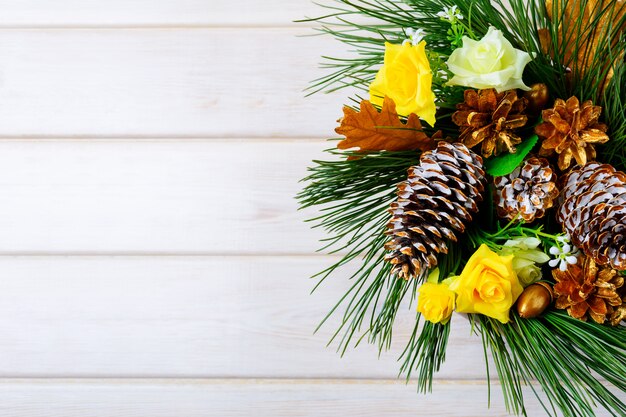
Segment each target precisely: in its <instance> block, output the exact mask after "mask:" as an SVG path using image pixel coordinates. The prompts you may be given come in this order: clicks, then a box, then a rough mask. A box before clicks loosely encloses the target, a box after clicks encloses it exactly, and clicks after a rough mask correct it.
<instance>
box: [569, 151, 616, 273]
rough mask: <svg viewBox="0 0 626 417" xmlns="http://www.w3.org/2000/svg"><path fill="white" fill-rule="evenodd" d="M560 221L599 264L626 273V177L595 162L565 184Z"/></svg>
mask: <svg viewBox="0 0 626 417" xmlns="http://www.w3.org/2000/svg"><path fill="white" fill-rule="evenodd" d="M563 184H564V185H563V188H562V190H561V196H560V197H559V202H560V204H561V205H560V207H559V211H558V216H557V220H558V221H559V223H561V225H562V226H563V229H564V230H565V231H566V232H567V233H568V234H569V236H570V237H571V240H572V242H573V243H574V244H575V245H576V246H577V247H578V248H580V249H582V250H583V252H584V253H585V254H586V255H587V256H589V257H591V258H592V259H593V260H594V261H595V262H596V263H597V264H599V265H610V266H611V267H612V268H614V269H617V270H619V271H623V270H626V174H624V173H623V172H620V171H616V170H615V168H613V167H612V166H611V165H606V164H604V165H601V164H599V163H597V162H591V163H588V164H587V165H585V166H584V167H579V168H577V169H574V170H573V171H571V172H570V173H569V174H568V175H567V176H566V177H565V178H564V181H563Z"/></svg>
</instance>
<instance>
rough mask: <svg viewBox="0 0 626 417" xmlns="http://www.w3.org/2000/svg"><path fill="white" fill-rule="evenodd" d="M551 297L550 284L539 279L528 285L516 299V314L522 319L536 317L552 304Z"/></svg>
mask: <svg viewBox="0 0 626 417" xmlns="http://www.w3.org/2000/svg"><path fill="white" fill-rule="evenodd" d="M553 298H554V293H553V292H552V288H551V287H550V284H548V283H546V282H543V281H540V282H537V283H535V284H532V285H529V286H528V287H526V289H524V292H523V293H522V295H520V296H519V298H518V299H517V314H519V316H520V317H521V318H523V319H532V318H534V317H537V316H539V315H540V314H541V313H543V312H544V311H545V310H546V308H548V307H549V306H550V304H552V300H553Z"/></svg>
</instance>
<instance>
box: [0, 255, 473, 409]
mask: <svg viewBox="0 0 626 417" xmlns="http://www.w3.org/2000/svg"><path fill="white" fill-rule="evenodd" d="M329 262H331V259H328V258H325V257H304V258H293V257H288V258H285V257H69V258H64V257H56V256H54V257H0V275H1V276H2V277H3V279H2V280H1V281H0V334H2V335H3V336H2V338H1V339H0V358H2V360H0V377H16V376H18V377H166V376H171V377H190V376H192V377H280V378H395V377H396V376H397V374H398V370H399V364H398V363H397V362H396V358H397V357H398V356H399V353H400V352H401V349H402V348H403V347H404V346H403V344H404V343H405V342H406V341H407V340H408V339H407V338H408V332H409V331H410V330H411V329H412V328H413V323H414V322H413V320H414V307H413V308H409V306H408V305H407V306H405V307H406V308H404V309H402V311H401V313H400V314H399V317H398V319H397V327H396V332H395V337H396V343H395V344H394V346H393V348H392V350H391V351H390V352H388V353H384V354H383V355H382V356H381V358H380V359H378V358H377V351H376V349H375V348H374V347H373V346H370V345H367V344H365V343H364V344H363V345H362V346H360V347H359V348H358V349H356V350H349V351H348V353H347V354H346V356H345V357H344V358H343V359H342V358H341V357H340V356H339V354H337V353H336V352H335V349H334V347H329V348H326V347H325V345H326V343H327V341H328V340H329V339H330V337H331V335H332V332H333V331H334V330H335V329H336V326H337V324H338V321H337V319H338V317H334V318H333V320H331V321H330V322H329V324H328V325H327V326H324V327H322V329H321V330H320V331H319V332H318V333H317V334H313V332H314V329H315V327H316V326H317V324H318V323H319V322H320V321H321V319H322V318H323V317H324V316H325V315H326V313H327V312H328V310H329V309H330V307H331V306H332V305H333V304H334V303H335V302H336V300H338V299H339V297H340V296H341V294H342V293H343V292H344V291H345V290H346V289H347V287H348V285H349V282H348V280H347V276H348V273H349V272H351V271H350V270H345V271H344V272H343V274H338V275H337V276H335V278H334V279H330V280H328V282H327V283H326V284H325V285H323V286H322V287H320V289H319V290H318V291H317V292H316V293H315V294H313V295H310V291H311V289H312V288H313V286H314V281H311V280H309V279H308V276H310V275H311V274H313V273H314V272H316V271H317V270H318V269H319V268H320V267H322V266H323V265H326V264H328V263H329ZM457 319H458V320H457ZM484 376H485V370H484V363H483V352H482V347H481V345H480V340H479V337H478V336H472V335H471V334H470V329H469V325H468V322H467V321H466V320H464V319H462V318H461V317H457V318H456V319H455V322H454V323H453V336H452V338H451V340H450V349H449V351H448V361H447V362H446V364H445V365H444V367H443V369H442V370H441V373H440V374H439V375H438V377H439V378H444V379H453V378H454V379H480V378H484ZM0 403H1V401H0Z"/></svg>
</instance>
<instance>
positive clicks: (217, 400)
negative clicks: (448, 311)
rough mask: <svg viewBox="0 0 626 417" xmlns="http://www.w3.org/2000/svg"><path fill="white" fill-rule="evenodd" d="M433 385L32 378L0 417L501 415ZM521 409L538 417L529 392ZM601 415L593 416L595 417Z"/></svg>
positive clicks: (494, 407)
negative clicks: (420, 390) (422, 390)
mask: <svg viewBox="0 0 626 417" xmlns="http://www.w3.org/2000/svg"><path fill="white" fill-rule="evenodd" d="M492 388H493V392H492V402H491V409H488V408H487V387H486V385H485V384H476V383H462V384H459V383H455V384H449V383H438V384H435V386H434V391H433V393H432V394H429V395H427V396H423V395H418V394H417V393H416V392H415V388H414V387H413V386H408V387H407V386H404V384H403V383H401V382H388V381H327V380H321V381H311V380H274V381H267V380H234V381H232V380H170V381H162V380H152V381H151V380H147V381H146V380H143V381H141V380H140V381H137V380H113V381H98V380H92V381H89V380H73V381H55V380H48V381H46V380H44V381H41V380H36V381H13V380H5V381H1V382H0V416H2V417H84V416H86V415H88V416H90V417H111V416H117V417H138V416H151V417H180V416H185V417H227V416H228V417H287V416H299V417H337V416H346V417H351V416H354V417H380V416H385V417H409V416H410V417H504V416H508V414H507V413H506V410H505V407H504V404H503V401H502V399H501V389H500V387H499V386H493V387H492ZM525 394H526V397H527V398H528V404H527V411H528V415H529V416H532V417H539V416H541V415H543V414H544V413H543V411H542V409H541V406H540V405H539V404H538V401H537V400H536V399H534V398H533V397H532V395H533V394H532V393H531V392H530V390H528V389H527V390H525ZM604 416H608V414H607V413H598V415H597V417H604Z"/></svg>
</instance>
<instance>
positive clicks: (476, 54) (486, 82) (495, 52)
mask: <svg viewBox="0 0 626 417" xmlns="http://www.w3.org/2000/svg"><path fill="white" fill-rule="evenodd" d="M531 60H532V59H531V57H530V55H528V53H526V52H524V51H520V50H519V49H515V48H514V47H513V45H511V42H509V41H508V40H506V39H505V38H504V36H503V35H502V32H500V31H499V30H497V29H495V28H494V27H493V26H492V27H490V28H489V31H488V32H487V34H486V35H485V37H484V38H482V39H481V40H479V41H475V40H472V39H470V38H468V37H467V36H464V37H463V47H462V48H458V49H456V50H455V51H454V52H452V54H451V55H450V58H449V59H448V62H447V64H448V68H449V69H450V71H452V73H453V74H454V77H452V79H451V80H450V81H448V85H450V86H452V85H460V86H464V87H470V88H476V89H486V88H495V89H496V91H498V92H502V91H506V90H512V89H514V88H520V89H522V90H530V88H529V87H528V86H526V85H525V84H524V81H522V74H523V73H524V68H525V67H526V65H527V64H528V63H529V62H530V61H531Z"/></svg>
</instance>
